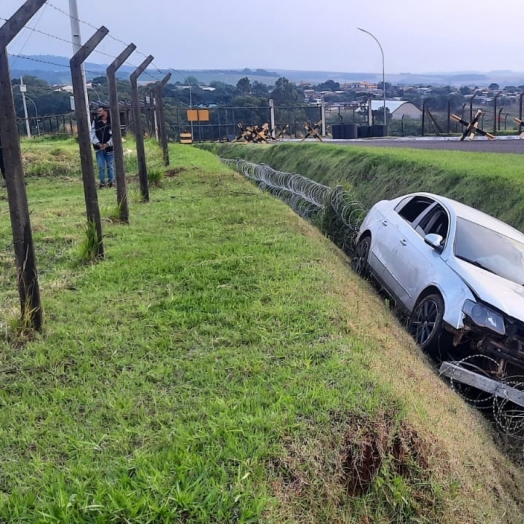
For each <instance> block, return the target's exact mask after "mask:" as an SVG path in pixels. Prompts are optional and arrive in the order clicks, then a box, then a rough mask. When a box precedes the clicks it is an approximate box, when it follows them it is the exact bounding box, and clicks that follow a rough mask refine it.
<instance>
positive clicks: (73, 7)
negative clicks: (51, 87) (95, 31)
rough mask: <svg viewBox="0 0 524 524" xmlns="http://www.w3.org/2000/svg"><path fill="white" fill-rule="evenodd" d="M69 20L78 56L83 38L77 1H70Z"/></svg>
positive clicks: (83, 72)
mask: <svg viewBox="0 0 524 524" xmlns="http://www.w3.org/2000/svg"><path fill="white" fill-rule="evenodd" d="M69 18H70V19H71V39H72V43H73V54H76V53H77V52H78V50H79V49H80V48H81V47H82V37H81V35H80V18H79V16H78V5H77V0H69ZM81 68H82V81H83V84H84V94H85V97H86V108H87V120H88V125H89V126H90V125H91V118H90V113H89V97H88V96H87V82H86V72H85V69H84V64H83V63H82V65H81Z"/></svg>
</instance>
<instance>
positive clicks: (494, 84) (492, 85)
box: [488, 82, 500, 91]
mask: <svg viewBox="0 0 524 524" xmlns="http://www.w3.org/2000/svg"><path fill="white" fill-rule="evenodd" d="M488 89H490V90H491V91H497V90H499V89H500V86H499V85H498V84H497V83H496V82H493V83H492V84H489V87H488Z"/></svg>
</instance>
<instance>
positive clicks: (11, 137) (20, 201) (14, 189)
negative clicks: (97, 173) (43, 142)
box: [0, 0, 45, 331]
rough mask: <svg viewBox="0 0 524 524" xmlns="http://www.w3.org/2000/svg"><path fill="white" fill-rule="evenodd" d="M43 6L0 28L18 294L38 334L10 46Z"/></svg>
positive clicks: (34, 1) (2, 112)
mask: <svg viewBox="0 0 524 524" xmlns="http://www.w3.org/2000/svg"><path fill="white" fill-rule="evenodd" d="M44 4H45V0H28V1H27V2H25V3H24V5H23V6H22V7H20V9H18V11H16V13H15V14H14V15H13V16H12V17H11V18H10V19H9V20H8V21H7V22H6V23H5V24H4V25H3V26H2V27H0V141H1V142H2V149H3V154H4V163H5V168H6V173H5V182H6V187H7V197H8V200H9V214H10V218H11V229H12V232H13V246H14V251H15V257H16V269H17V273H18V275H17V280H18V294H19V297H20V310H21V315H22V319H23V320H24V321H26V322H29V324H30V326H31V327H32V328H33V329H35V330H37V331H40V330H41V329H42V324H43V312H42V304H41V302H40V288H39V286H38V273H37V269H36V257H35V251H34V246H33V234H32V230H31V221H30V218H29V205H28V202H27V193H26V190H25V180H24V168H23V164H22V151H21V149H20V139H19V135H18V128H17V121H16V110H15V101H14V96H13V88H12V84H11V73H10V70H9V58H8V55H7V46H8V44H9V43H10V42H11V41H12V40H13V39H14V38H15V36H16V35H17V34H18V33H19V32H20V31H21V30H22V29H23V27H24V26H25V24H26V23H27V22H28V21H29V20H30V19H31V18H32V17H33V16H34V15H35V13H36V12H37V11H38V10H39V9H40V8H41V7H42V6H43V5H44Z"/></svg>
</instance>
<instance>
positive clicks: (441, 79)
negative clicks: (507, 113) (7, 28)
mask: <svg viewBox="0 0 524 524" xmlns="http://www.w3.org/2000/svg"><path fill="white" fill-rule="evenodd" d="M9 62H10V66H11V73H12V77H13V78H16V77H19V76H23V75H33V76H37V77H39V78H42V79H43V80H45V81H46V82H49V83H51V84H53V83H69V82H70V74H69V58H66V57H62V56H54V55H28V56H27V57H23V56H21V57H10V60H9ZM85 67H86V75H87V77H88V78H89V79H92V78H94V77H96V76H100V75H105V71H106V68H107V64H97V63H92V62H86V66H85ZM133 70H134V68H133V67H130V66H126V65H124V66H122V68H121V69H120V70H119V71H118V75H119V76H120V77H125V76H129V74H130V73H132V72H133ZM169 71H170V72H172V73H173V77H172V79H171V82H184V81H185V79H186V78H187V77H188V76H194V77H196V78H197V79H198V80H199V81H200V82H202V83H204V84H209V83H210V82H224V83H226V84H230V85H236V83H237V82H238V81H239V80H240V79H241V78H244V77H246V76H247V77H248V78H249V79H250V80H251V82H254V81H258V82H262V83H264V84H267V85H274V84H275V82H276V80H278V78H280V77H285V78H287V79H288V80H290V81H291V82H294V83H297V84H299V83H301V82H312V83H314V84H320V83H322V82H325V81H327V80H334V81H335V82H339V83H346V82H362V81H367V82H380V81H381V80H382V75H381V74H379V73H378V72H369V71H367V72H366V71H360V72H359V71H354V72H344V71H297V70H292V69H272V70H266V69H257V68H244V69H185V70H180V69H172V68H167V69H165V70H164V72H163V74H165V73H167V72H169ZM148 74H150V75H152V76H153V77H154V78H158V79H161V77H162V76H163V74H160V73H159V72H158V71H157V70H156V69H149V70H148ZM387 82H389V83H392V84H404V85H417V84H424V85H433V86H439V85H452V86H463V85H472V86H473V85H479V86H488V85H489V84H491V83H492V82H495V83H498V84H500V85H503V86H504V85H516V86H518V85H523V84H524V72H518V71H487V72H482V71H467V72H452V71H450V72H427V73H417V74H415V73H409V72H405V73H397V72H390V71H388V72H387Z"/></svg>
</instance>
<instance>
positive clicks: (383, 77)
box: [357, 27, 388, 125]
mask: <svg viewBox="0 0 524 524" xmlns="http://www.w3.org/2000/svg"><path fill="white" fill-rule="evenodd" d="M357 29H358V30H359V31H362V32H363V33H367V34H368V35H369V36H370V37H371V38H373V40H375V42H376V43H377V44H378V47H379V48H380V52H381V54H382V91H383V94H384V125H386V124H387V123H388V122H387V112H386V70H385V67H384V50H383V49H382V46H381V45H380V42H379V41H378V39H377V37H376V36H375V35H373V34H371V33H370V32H369V31H366V30H365V29H361V28H360V27H357Z"/></svg>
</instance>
